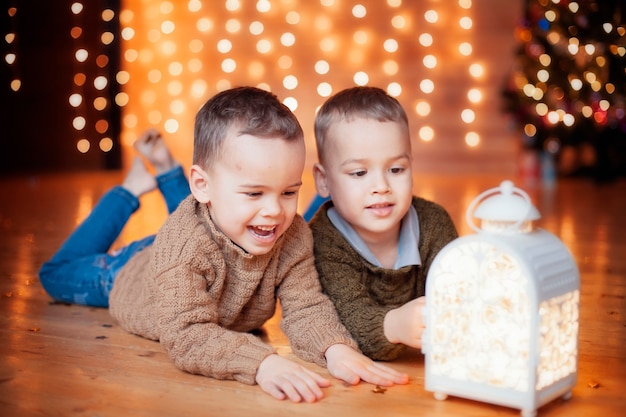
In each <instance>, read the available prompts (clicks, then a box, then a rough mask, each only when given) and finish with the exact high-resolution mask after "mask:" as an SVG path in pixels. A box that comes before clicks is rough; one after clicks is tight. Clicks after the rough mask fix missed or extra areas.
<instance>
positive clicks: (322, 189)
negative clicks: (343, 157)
mask: <svg viewBox="0 0 626 417" xmlns="http://www.w3.org/2000/svg"><path fill="white" fill-rule="evenodd" d="M313 179H315V190H316V191H317V193H318V194H319V195H320V196H321V197H324V198H327V197H330V190H329V189H328V177H326V170H325V169H324V167H323V166H322V165H321V164H319V163H316V164H315V165H313Z"/></svg>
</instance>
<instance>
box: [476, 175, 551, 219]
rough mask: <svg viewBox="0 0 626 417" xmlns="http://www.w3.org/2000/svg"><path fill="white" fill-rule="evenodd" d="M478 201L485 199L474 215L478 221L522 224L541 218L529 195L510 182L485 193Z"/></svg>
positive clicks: (506, 181) (507, 181)
mask: <svg viewBox="0 0 626 417" xmlns="http://www.w3.org/2000/svg"><path fill="white" fill-rule="evenodd" d="M489 194H492V195H491V196H489ZM476 199H477V200H478V201H479V200H480V199H483V201H482V202H481V203H480V204H479V205H478V206H477V207H476V209H475V210H474V213H473V214H474V217H476V218H477V219H481V220H493V221H507V222H520V223H521V222H526V221H533V220H537V219H539V218H540V217H541V215H540V214H539V211H537V209H536V208H535V206H533V204H532V202H531V201H530V197H528V194H526V192H524V191H523V190H522V189H520V188H517V187H515V186H514V184H513V182H512V181H509V180H505V181H502V182H501V183H500V186H499V187H495V188H492V189H490V190H487V191H485V192H484V193H482V194H481V195H480V196H478V197H477V198H476Z"/></svg>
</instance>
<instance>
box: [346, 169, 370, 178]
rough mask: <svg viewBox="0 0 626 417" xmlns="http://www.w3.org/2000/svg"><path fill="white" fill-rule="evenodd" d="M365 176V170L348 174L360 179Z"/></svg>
mask: <svg viewBox="0 0 626 417" xmlns="http://www.w3.org/2000/svg"><path fill="white" fill-rule="evenodd" d="M365 174H367V171H365V170H359V171H352V172H350V174H349V175H350V176H351V177H362V176H364V175H365Z"/></svg>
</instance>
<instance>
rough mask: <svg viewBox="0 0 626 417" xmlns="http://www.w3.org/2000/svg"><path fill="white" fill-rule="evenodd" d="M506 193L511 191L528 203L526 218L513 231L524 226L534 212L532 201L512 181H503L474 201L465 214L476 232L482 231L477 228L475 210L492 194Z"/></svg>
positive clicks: (514, 225)
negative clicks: (527, 218) (525, 220)
mask: <svg viewBox="0 0 626 417" xmlns="http://www.w3.org/2000/svg"><path fill="white" fill-rule="evenodd" d="M505 191H510V193H511V194H514V193H517V194H518V195H519V196H520V197H522V198H523V199H524V201H525V202H526V213H525V214H524V216H522V218H521V219H519V220H518V221H517V222H516V223H515V224H513V227H512V229H516V228H518V227H519V226H520V225H521V224H522V222H523V221H524V219H526V217H528V215H529V214H530V212H531V210H532V201H531V200H530V196H529V195H528V193H526V191H524V190H522V189H521V188H519V187H515V185H514V184H513V182H512V181H510V180H505V181H502V182H501V183H500V185H499V186H498V187H493V188H490V189H488V190H486V191H483V192H482V193H480V194H479V195H478V196H476V197H475V198H474V199H473V200H472V202H471V203H470V204H469V206H468V207H467V211H466V212H465V221H466V222H467V224H468V225H469V226H470V227H471V228H472V229H473V230H474V231H475V232H477V233H479V232H480V231H481V229H480V227H478V226H476V223H475V222H474V216H473V214H474V210H475V209H476V206H477V205H478V203H480V202H481V201H482V200H484V199H485V197H487V196H489V195H490V194H496V193H498V192H499V193H500V194H504V192H505Z"/></svg>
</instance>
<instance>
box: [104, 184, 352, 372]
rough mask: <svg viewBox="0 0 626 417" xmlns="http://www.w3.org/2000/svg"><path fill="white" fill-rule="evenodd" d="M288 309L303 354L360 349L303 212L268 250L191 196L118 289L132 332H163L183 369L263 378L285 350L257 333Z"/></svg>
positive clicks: (124, 322)
mask: <svg viewBox="0 0 626 417" xmlns="http://www.w3.org/2000/svg"><path fill="white" fill-rule="evenodd" d="M276 298H278V299H279V300H280V303H281V308H282V314H283V317H282V321H281V329H282V330H283V332H284V333H285V335H286V336H287V338H288V339H289V341H290V343H291V347H292V349H293V350H294V352H295V353H296V354H297V355H298V356H300V357H301V358H303V359H305V360H307V361H311V362H315V363H317V364H319V365H321V366H325V364H326V361H325V357H324V353H325V351H326V349H327V348H328V347H330V346H331V345H333V344H336V343H343V344H346V345H349V346H351V347H353V348H355V349H358V348H357V346H356V343H355V342H354V340H353V339H352V338H351V337H350V335H349V333H348V331H347V330H346V329H345V327H344V326H343V325H342V324H341V323H340V321H339V319H338V316H337V314H336V312H335V309H334V306H333V305H332V303H331V302H330V300H329V299H328V298H327V297H326V296H325V295H323V294H322V291H321V287H320V284H319V281H318V277H317V272H316V270H315V265H314V260H313V240H312V235H311V232H310V230H309V228H308V226H307V224H306V223H305V221H304V220H303V219H302V218H301V217H300V216H296V218H295V220H294V222H293V224H292V226H291V227H290V228H289V229H288V230H287V231H286V232H285V234H284V235H283V236H282V237H281V238H280V239H279V240H278V242H277V243H276V245H275V247H274V248H273V249H272V250H271V251H270V252H269V253H268V254H266V255H263V256H253V255H250V254H248V253H246V252H245V251H243V250H242V249H241V248H240V247H238V246H237V245H235V244H233V243H232V242H231V241H230V240H229V239H228V238H227V237H226V236H225V235H224V234H223V233H221V232H220V231H218V230H217V229H216V227H215V225H214V224H213V222H212V221H211V219H210V216H209V213H208V208H207V206H206V205H205V204H200V203H198V202H196V200H195V199H194V198H193V196H190V197H188V198H187V199H185V200H184V201H183V202H182V203H181V205H180V206H179V208H178V209H177V210H176V211H175V212H174V213H172V215H171V216H170V217H169V218H168V220H167V221H166V223H165V224H164V225H163V227H162V228H161V230H159V232H158V234H157V237H156V239H155V241H154V244H153V245H152V246H151V247H149V248H146V249H145V250H143V251H142V252H139V253H138V254H136V255H135V256H134V257H133V258H132V259H131V260H130V261H129V262H128V264H127V265H126V266H125V267H124V268H123V269H122V271H121V272H120V274H119V275H118V277H117V279H116V281H115V284H114V286H113V290H112V292H111V296H110V300H109V304H110V312H111V315H112V316H113V317H114V318H115V319H117V321H118V322H119V323H120V325H121V326H122V327H123V328H124V329H126V330H127V331H129V332H131V333H134V334H137V335H140V336H143V337H146V338H150V339H154V340H159V341H160V343H161V345H162V347H163V349H164V350H165V351H166V352H167V353H168V354H169V356H170V358H171V359H172V361H173V362H174V363H175V365H176V366H177V367H179V368H180V369H182V370H184V371H187V372H190V373H195V374H201V375H206V376H210V377H214V378H218V379H235V380H238V381H240V382H244V383H248V384H254V383H255V379H254V378H255V375H256V371H257V369H258V367H259V364H260V363H261V361H263V359H265V357H267V356H268V355H270V354H272V353H275V349H274V348H273V347H272V346H270V345H268V344H266V343H264V342H263V341H262V340H261V339H260V338H259V337H257V336H255V335H253V334H251V333H249V332H250V331H252V330H254V329H258V328H260V327H261V326H262V325H263V323H265V321H266V320H268V319H269V318H270V317H272V315H273V314H274V311H275V309H276Z"/></svg>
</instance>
